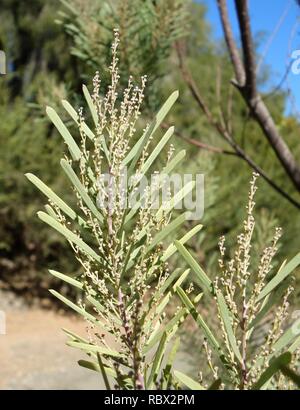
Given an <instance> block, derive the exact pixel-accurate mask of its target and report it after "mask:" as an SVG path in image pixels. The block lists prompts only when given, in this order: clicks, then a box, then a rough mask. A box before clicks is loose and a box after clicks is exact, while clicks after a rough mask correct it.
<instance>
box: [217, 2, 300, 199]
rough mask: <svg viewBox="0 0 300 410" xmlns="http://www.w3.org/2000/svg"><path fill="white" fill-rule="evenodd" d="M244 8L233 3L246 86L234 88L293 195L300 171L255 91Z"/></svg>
mask: <svg viewBox="0 0 300 410" xmlns="http://www.w3.org/2000/svg"><path fill="white" fill-rule="evenodd" d="M218 4H219V10H220V16H221V20H222V26H223V31H224V36H225V40H226V44H227V48H228V52H229V54H230V56H231V61H232V64H233V67H234V70H235V72H237V70H238V72H239V75H240V74H241V71H240V70H241V69H240V66H239V64H240V60H238V59H237V55H238V51H237V47H236V44H235V42H234V40H233V35H232V30H231V26H230V22H229V18H228V12H227V7H226V0H218ZM247 4H248V1H247V0H235V6H236V11H237V15H238V20H239V26H240V33H241V38H242V47H243V55H244V68H243V70H244V72H245V73H246V85H245V86H244V87H241V83H238V84H235V85H236V86H237V88H238V90H239V91H240V93H241V95H242V96H243V98H244V100H245V102H246V104H247V106H248V108H249V110H250V112H251V114H252V116H253V118H254V119H255V120H256V121H257V123H258V124H259V125H260V128H261V130H262V131H263V133H264V135H265V137H266V138H267V140H268V141H269V144H270V146H271V147H272V149H273V150H274V152H275V154H276V156H277V158H278V159H279V161H280V162H281V164H282V167H283V168H284V170H285V171H286V173H287V174H288V176H289V178H290V180H291V181H292V183H293V184H294V186H295V188H296V189H297V191H298V192H300V167H299V165H298V164H297V162H296V160H295V158H294V156H293V154H292V152H291V151H290V149H289V147H288V146H287V144H286V143H285V141H284V139H283V138H282V137H281V135H280V134H279V132H278V130H277V127H276V125H275V122H274V120H273V118H272V116H271V114H270V112H269V110H268V108H267V106H266V105H265V103H264V101H263V100H262V98H261V96H260V95H259V94H258V93H257V90H256V73H255V58H254V50H253V45H252V38H251V29H250V19H249V14H248V9H247Z"/></svg>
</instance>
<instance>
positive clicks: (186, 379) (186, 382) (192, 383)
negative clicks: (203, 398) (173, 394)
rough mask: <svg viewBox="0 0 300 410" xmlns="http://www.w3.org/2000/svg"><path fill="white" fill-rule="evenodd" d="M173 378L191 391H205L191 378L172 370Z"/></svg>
mask: <svg viewBox="0 0 300 410" xmlns="http://www.w3.org/2000/svg"><path fill="white" fill-rule="evenodd" d="M174 376H175V377H176V379H177V380H178V381H180V383H182V384H183V385H185V386H186V387H188V388H189V389H191V390H205V388H204V387H203V386H201V384H200V383H198V382H196V381H195V380H193V379H192V378H191V377H189V376H187V375H186V374H184V373H182V372H180V371H178V370H174Z"/></svg>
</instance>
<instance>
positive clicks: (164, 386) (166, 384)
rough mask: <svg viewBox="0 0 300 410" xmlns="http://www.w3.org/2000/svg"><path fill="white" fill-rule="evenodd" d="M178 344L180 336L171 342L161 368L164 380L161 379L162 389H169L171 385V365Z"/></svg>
mask: <svg viewBox="0 0 300 410" xmlns="http://www.w3.org/2000/svg"><path fill="white" fill-rule="evenodd" d="M179 344H180V338H179V337H177V338H176V340H175V342H174V343H173V346H172V348H171V350H170V353H169V355H168V359H167V363H166V366H165V368H164V370H163V376H164V380H163V384H162V390H169V389H170V385H171V381H172V367H173V363H174V360H175V357H176V353H177V351H178V349H179Z"/></svg>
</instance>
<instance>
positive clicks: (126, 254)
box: [27, 31, 300, 390]
mask: <svg viewBox="0 0 300 410" xmlns="http://www.w3.org/2000/svg"><path fill="white" fill-rule="evenodd" d="M118 44H119V36H118V31H115V40H114V43H113V45H112V63H111V65H110V67H109V72H110V75H111V83H110V85H109V86H108V89H107V91H106V92H105V93H103V91H102V85H101V82H100V77H99V74H98V73H96V75H95V77H94V81H93V92H92V95H91V94H90V93H89V91H88V89H87V87H86V86H83V93H84V96H85V99H86V102H87V105H88V107H89V110H90V113H91V117H92V119H93V122H94V124H93V125H88V123H87V122H86V121H85V119H84V113H83V109H82V108H80V109H79V110H78V111H76V110H75V109H74V108H73V107H72V106H71V105H70V103H68V102H67V101H63V102H62V104H63V107H64V108H65V110H66V111H67V113H68V114H69V115H70V117H71V119H72V120H73V121H74V122H75V124H76V125H77V127H78V136H76V137H75V138H73V136H72V135H71V133H70V132H69V130H68V129H67V127H66V126H65V124H64V123H63V122H62V120H61V119H60V117H59V116H58V114H57V113H56V112H55V111H54V110H53V109H52V108H47V114H48V116H49V117H50V119H51V121H52V122H53V124H54V125H55V127H56V128H57V130H58V131H59V133H60V134H61V136H62V137H63V139H64V141H65V143H66V145H67V148H68V151H69V154H68V155H65V157H64V158H63V159H62V160H61V167H62V170H63V171H64V173H65V174H66V177H67V179H68V181H69V183H70V184H71V187H72V188H73V190H74V195H75V197H76V200H77V207H76V209H73V208H74V207H73V208H71V207H70V206H69V205H68V204H67V203H66V202H65V201H64V200H63V199H61V198H60V197H59V196H58V195H57V194H55V193H54V192H53V191H52V190H51V189H50V188H49V187H48V186H47V185H45V184H44V183H43V182H42V181H41V180H40V179H39V178H38V177H37V176H34V175H33V174H27V177H28V179H29V180H30V181H31V182H32V183H33V184H34V185H35V186H36V187H37V188H38V189H39V190H40V191H41V192H42V193H43V194H44V195H45V196H46V197H47V198H48V204H47V205H46V206H45V208H46V212H39V213H38V216H39V218H40V219H41V220H42V221H44V222H45V223H47V224H48V225H50V226H51V227H52V228H54V229H55V230H56V231H58V232H59V233H61V234H62V235H63V236H64V237H65V238H66V239H67V241H68V242H69V244H70V246H71V247H72V249H73V252H74V256H75V258H76V259H77V261H78V262H79V264H80V265H81V274H80V275H79V276H78V277H75V278H74V277H72V276H71V275H66V274H63V273H60V272H57V271H53V270H51V271H50V273H51V274H52V275H53V276H55V277H56V278H59V279H61V280H62V281H64V282H66V283H67V284H69V285H71V286H73V287H74V288H75V289H77V291H78V292H79V294H80V298H79V300H77V301H76V302H75V301H71V300H69V299H67V298H66V297H64V296H63V295H61V294H59V293H58V292H56V291H55V290H51V293H52V294H53V295H54V296H56V297H57V298H58V299H60V300H61V301H62V302H64V303H65V304H66V305H67V306H68V307H70V308H71V309H73V310H75V311H76V312H78V313H79V314H80V315H82V316H83V317H84V318H85V320H86V321H87V325H88V326H87V329H88V331H87V336H86V337H85V338H83V337H82V336H78V335H76V334H74V333H72V332H70V331H66V333H67V335H68V338H69V340H68V342H67V343H68V345H70V346H72V347H76V348H78V349H80V350H82V351H84V352H85V353H86V354H87V355H88V360H80V361H79V364H80V365H81V366H83V367H86V368H88V369H91V370H94V371H97V372H100V373H101V374H102V377H103V381H104V383H105V386H106V388H107V389H111V388H118V389H155V388H159V389H180V388H181V387H183V386H187V387H189V388H192V389H200V390H203V389H206V388H210V389H217V388H221V387H223V388H235V389H260V388H268V387H270V388H272V387H273V388H274V387H275V388H280V386H282V380H281V379H282V377H285V376H279V377H278V373H277V372H278V370H280V369H283V370H284V371H285V373H286V374H287V373H289V375H291V374H292V375H294V373H293V372H294V370H295V366H296V365H297V363H296V362H297V359H298V352H299V345H300V336H299V334H297V333H295V332H294V331H293V328H291V327H290V328H287V329H284V319H286V316H287V310H288V302H287V299H288V296H289V294H290V292H291V290H292V289H291V287H290V280H289V276H290V273H291V272H293V270H294V269H295V268H296V267H297V266H298V265H299V263H300V254H298V255H297V256H296V257H295V258H293V259H292V260H291V261H290V262H289V263H287V264H286V263H283V264H282V266H281V268H280V269H279V271H278V272H277V273H276V274H275V275H273V274H272V269H271V268H272V266H271V262H272V259H273V257H274V255H275V252H276V246H277V241H278V239H279V236H280V230H276V232H275V236H274V240H273V243H272V244H271V245H270V246H269V247H267V248H266V249H265V251H264V252H263V254H262V256H261V259H260V263H259V265H258V266H257V267H253V266H252V265H251V264H250V261H251V260H250V254H251V241H252V235H253V231H254V225H255V224H254V217H253V208H254V193H255V190H256V187H255V178H256V176H254V180H253V181H252V183H251V190H250V195H249V204H248V208H247V218H246V221H245V223H244V232H243V233H242V234H241V235H240V236H239V237H238V244H237V250H236V252H235V254H234V256H233V258H232V259H231V260H230V261H229V262H228V263H226V262H225V251H226V250H225V245H224V238H222V239H221V241H220V251H221V259H220V270H221V274H220V275H219V277H217V278H216V279H215V280H214V281H212V280H211V279H210V278H209V277H208V276H207V275H206V273H205V272H204V271H203V269H202V268H201V267H200V266H199V265H198V263H197V262H196V260H195V259H194V258H193V257H192V255H191V254H190V253H189V251H188V250H187V249H186V248H185V246H184V245H185V244H186V242H187V241H188V240H189V239H190V238H192V237H193V236H194V235H195V234H197V233H198V232H199V230H200V229H201V225H196V226H195V227H194V228H193V229H191V230H190V231H189V232H188V233H187V234H185V235H184V236H183V237H182V238H181V239H180V240H179V241H175V243H173V240H172V241H171V243H170V244H169V246H168V247H166V248H165V247H163V242H165V240H167V239H168V238H173V236H174V233H175V231H176V229H177V228H178V227H179V226H180V225H182V224H184V222H185V220H186V218H187V214H186V213H183V214H181V215H179V216H177V217H176V218H175V219H172V211H173V209H174V208H175V207H176V205H177V204H178V203H179V202H180V201H181V199H182V198H183V197H184V196H185V195H187V194H188V193H190V192H191V191H192V189H193V187H194V185H195V183H194V182H193V181H191V182H188V183H187V184H186V185H185V186H184V187H183V188H182V189H181V190H179V191H178V192H177V193H175V194H174V195H173V196H172V194H171V192H170V196H169V198H168V200H167V201H165V202H162V203H159V207H158V209H155V207H153V206H152V205H153V198H158V199H161V198H160V189H161V187H162V185H163V184H164V176H165V175H168V174H170V173H171V172H172V171H173V170H174V168H175V167H176V165H177V164H178V163H179V162H180V161H181V160H182V158H183V157H184V155H185V152H184V151H181V152H179V153H178V154H176V155H175V153H174V149H173V147H172V146H170V148H169V150H168V151H167V155H166V161H165V166H164V168H163V170H162V173H161V174H157V178H156V179H155V181H156V182H155V184H154V186H151V188H149V187H148V188H147V187H145V189H143V190H142V191H138V193H137V187H138V183H139V182H140V181H141V179H142V177H143V176H145V175H146V174H147V173H149V171H153V168H154V166H155V165H154V162H155V160H156V159H157V158H158V156H159V154H160V153H161V152H162V150H163V149H164V148H165V146H166V145H167V144H168V143H169V141H170V138H171V137H172V134H173V131H174V130H173V127H171V128H169V129H168V130H167V131H166V133H165V134H164V135H163V136H162V137H161V138H160V139H159V141H152V140H153V138H154V133H155V132H156V131H157V130H158V128H159V126H160V124H161V123H162V121H163V120H164V118H165V117H166V115H167V113H168V111H169V110H170V108H171V107H172V105H173V104H174V102H175V101H176V99H177V97H178V93H177V92H174V93H173V94H172V95H171V96H170V97H169V98H168V100H167V101H166V102H165V103H164V105H163V106H162V108H161V109H160V110H159V112H158V113H157V115H156V116H155V118H154V120H153V121H152V122H151V123H150V124H148V125H146V127H145V128H144V130H143V131H142V135H141V136H140V137H138V136H137V135H136V134H138V131H137V130H138V129H139V124H138V120H139V119H140V114H141V112H140V110H141V104H142V102H143V98H144V89H145V84H146V78H145V77H142V79H141V84H140V85H139V86H134V85H133V82H132V79H131V78H129V81H128V85H127V87H126V88H125V89H124V90H123V92H122V95H121V93H120V92H119V84H118V81H119V74H118V57H117V48H118ZM76 141H78V142H76ZM125 171H126V174H127V175H126V178H125V179H126V180H127V182H128V186H127V187H124V186H123V185H122V183H123V181H124V176H125ZM103 175H107V176H108V177H109V178H108V180H104V179H103V178H102V177H103ZM112 181H113V183H112ZM106 182H108V183H107V184H106ZM115 187H118V189H115ZM133 198H134V199H135V202H134V206H133V207H131V206H129V204H130V203H131V200H132V199H133ZM124 204H125V205H124ZM177 250H178V251H179V253H180V254H181V255H182V256H183V259H184V260H185V261H186V262H187V264H188V265H189V266H190V268H191V270H192V272H193V274H194V279H195V280H194V282H195V285H196V286H195V289H196V290H197V291H196V295H195V294H194V291H193V286H191V284H190V283H188V285H187V288H185V281H186V279H187V277H188V276H189V271H190V270H189V269H187V270H185V269H180V268H177V269H175V270H171V264H168V261H169V259H170V257H171V256H172V255H173V254H174V253H175V252H176V251H177ZM272 275H273V276H272ZM199 289H201V291H200V292H199ZM203 294H204V297H203V298H202V296H203ZM192 295H193V296H192ZM210 297H212V300H213V301H214V302H215V306H216V310H217V312H218V318H219V329H220V330H219V332H218V334H215V333H216V332H215V330H214V329H212V328H211V327H210V325H209V323H208V320H206V319H204V318H203V316H202V315H201V313H200V308H199V306H201V305H199V304H200V301H201V300H204V301H207V303H210V301H209V299H207V298H210ZM281 299H282V303H281V304H280V301H281ZM171 300H172V301H173V302H172V306H171V307H172V308H170V309H169V308H168V307H169V306H170V301H171ZM174 301H175V303H174ZM278 303H279V308H277V310H275V312H274V308H275V307H276V306H278ZM174 304H175V306H176V308H175V309H174ZM167 309H168V316H167V315H166V313H167ZM272 309H273V322H272V324H271V326H269V328H268V329H267V332H266V340H265V341H264V342H262V343H261V344H260V346H258V347H257V346H254V345H253V340H252V339H253V335H255V332H256V330H257V329H258V328H259V326H260V322H261V321H262V319H263V318H264V317H269V315H272ZM170 312H172V313H170ZM189 314H190V315H191V316H192V317H193V318H194V319H195V321H196V323H197V325H198V326H199V328H200V329H201V332H202V333H203V334H204V336H205V341H204V348H205V351H206V354H207V363H208V365H209V367H210V368H211V370H212V375H213V377H212V380H211V381H210V380H206V381H202V380H199V381H195V380H194V379H191V378H190V377H189V376H187V375H185V374H183V373H181V372H180V371H177V370H174V371H173V362H174V358H175V356H176V351H177V349H178V346H179V339H178V338H176V339H175V338H174V336H175V335H176V333H177V331H178V329H179V327H180V326H181V324H182V323H183V322H184V320H185V318H186V317H187V316H188V315H189ZM166 317H167V318H168V320H166ZM172 338H174V341H173V339H172ZM171 339H172V340H171ZM291 362H292V363H291ZM288 365H289V366H288ZM291 366H292V367H291ZM218 367H219V369H218ZM283 374H284V373H283ZM293 377H294V376H293ZM294 378H295V377H294ZM112 382H113V385H112Z"/></svg>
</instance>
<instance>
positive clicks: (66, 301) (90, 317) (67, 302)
mask: <svg viewBox="0 0 300 410" xmlns="http://www.w3.org/2000/svg"><path fill="white" fill-rule="evenodd" d="M49 292H50V293H51V294H52V295H53V296H55V297H56V298H57V299H59V300H61V301H62V302H63V303H64V304H65V305H67V306H68V307H70V308H71V309H73V310H74V311H75V312H77V313H79V314H80V315H81V316H83V317H84V318H85V319H87V320H90V321H91V322H92V323H94V324H96V325H98V326H100V327H102V328H103V329H104V325H103V324H102V323H100V322H99V320H97V319H96V318H95V317H94V316H93V315H91V314H90V313H88V312H87V311H85V310H84V309H82V308H81V307H79V306H78V305H76V304H75V303H73V302H71V301H70V300H69V299H67V298H66V297H65V296H63V295H61V294H60V293H58V292H56V290H53V289H50V290H49Z"/></svg>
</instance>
